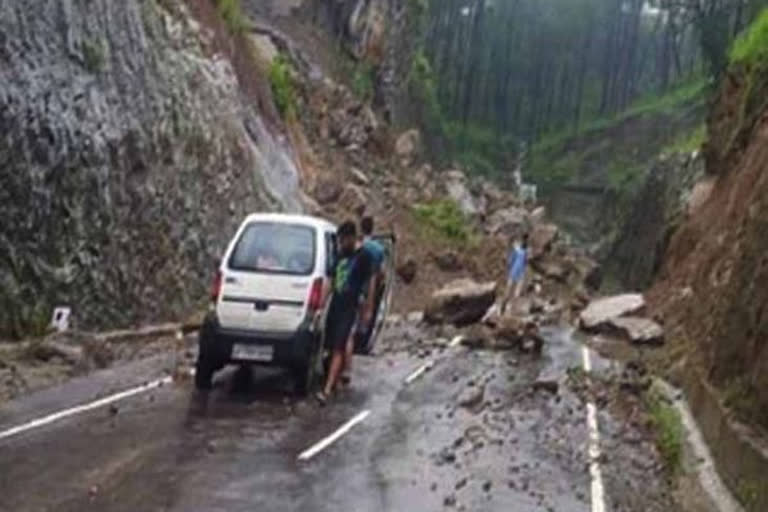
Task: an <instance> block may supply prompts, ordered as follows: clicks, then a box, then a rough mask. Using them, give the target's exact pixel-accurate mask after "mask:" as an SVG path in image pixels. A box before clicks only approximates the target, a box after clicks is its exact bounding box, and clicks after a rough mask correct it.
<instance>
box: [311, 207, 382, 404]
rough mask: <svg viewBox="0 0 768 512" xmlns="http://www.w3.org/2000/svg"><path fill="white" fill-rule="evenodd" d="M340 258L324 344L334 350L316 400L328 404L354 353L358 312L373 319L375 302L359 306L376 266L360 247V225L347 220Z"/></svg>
mask: <svg viewBox="0 0 768 512" xmlns="http://www.w3.org/2000/svg"><path fill="white" fill-rule="evenodd" d="M337 238H338V244H339V255H338V258H336V264H335V266H334V268H333V269H332V271H331V273H330V276H329V277H330V284H331V293H332V295H331V304H330V306H329V309H328V315H327V317H326V329H325V344H326V346H327V347H328V348H329V349H330V350H331V365H330V368H329V370H328V378H327V380H326V383H325V386H324V387H323V390H322V391H319V392H318V393H317V399H318V400H319V401H320V402H321V403H323V404H324V403H325V402H326V400H327V399H328V397H329V396H330V394H331V393H332V392H333V390H334V388H335V387H336V383H337V381H338V380H339V377H340V376H341V374H342V372H343V371H344V368H345V367H349V366H350V364H351V352H350V351H348V350H347V347H348V344H349V340H350V339H351V335H352V333H353V327H354V325H355V319H356V317H357V315H358V310H360V309H362V316H363V318H366V317H368V318H369V317H370V316H371V311H372V302H373V301H370V300H369V301H366V303H365V304H364V305H362V306H361V304H360V296H361V295H362V293H363V288H364V287H365V286H366V283H368V282H369V281H370V277H371V272H372V268H373V265H372V263H371V256H370V255H369V253H368V252H367V251H364V250H362V248H361V247H358V246H357V226H355V223H354V222H352V221H347V222H345V223H344V224H342V225H341V226H339V229H338V233H337Z"/></svg>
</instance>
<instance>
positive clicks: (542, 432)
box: [0, 328, 674, 512]
mask: <svg viewBox="0 0 768 512" xmlns="http://www.w3.org/2000/svg"><path fill="white" fill-rule="evenodd" d="M403 336H404V331H403V330H401V329H399V328H393V329H391V330H389V331H387V333H386V334H385V336H384V338H385V339H384V340H383V342H382V346H383V347H384V348H385V351H384V353H383V354H381V355H379V356H377V357H372V358H358V359H357V364H356V367H355V371H354V378H353V385H352V387H351V388H350V389H348V390H345V391H343V392H342V393H341V394H340V395H339V396H338V397H336V398H335V399H334V401H333V402H331V403H330V404H329V405H328V406H327V407H325V408H320V407H318V406H317V405H316V404H315V403H314V402H313V401H312V400H297V399H295V398H294V397H293V396H292V393H291V383H290V380H289V379H288V378H287V377H286V376H285V375H283V374H282V373H280V372H277V371H271V370H265V369H257V370H256V371H255V372H254V374H253V378H252V380H251V381H250V382H247V379H241V378H240V377H242V375H237V374H236V373H235V372H229V374H227V375H224V376H222V378H220V379H219V380H218V381H217V385H216V387H215V389H214V391H213V392H211V393H210V394H209V395H207V396H203V395H197V394H196V393H194V392H193V391H192V387H191V383H190V382H177V383H174V384H172V385H168V386H164V387H162V388H159V389H157V390H154V391H151V392H147V393H144V394H139V395H137V396H134V397H131V398H128V399H125V400H122V401H120V402H118V403H116V404H115V407H103V408H99V409H96V410H93V411H90V412H85V413H82V414H79V415H76V416H73V417H70V418H67V419H64V420H61V421H59V422H56V423H53V424H51V425H47V426H43V427H40V428H37V429H33V430H30V431H28V432H25V433H23V434H19V435H17V436H15V437H12V438H8V439H5V440H0V454H2V455H1V456H0V510H3V511H5V510H7V511H53V510H55V511H82V510H98V511H115V512H116V511H131V512H136V511H184V512H193V511H206V512H212V511H228V512H236V511H253V510H265V511H299V510H301V511H318V512H324V511H340V510H345V511H346V510H354V511H433V510H434V511H438V510H468V511H496V510H498V511H502V510H503V511H505V512H517V511H520V512H533V511H558V512H560V511H562V512H583V511H591V510H594V509H593V508H592V503H591V497H590V476H589V472H588V456H587V439H588V433H587V425H586V412H585V406H584V404H582V403H581V402H580V401H579V400H578V399H577V397H576V396H575V395H573V394H572V393H570V392H569V391H568V390H567V389H566V387H565V386H564V385H563V384H562V382H563V379H564V376H565V373H566V370H567V369H568V368H571V367H575V366H578V365H580V364H581V355H580V354H581V349H580V346H579V345H578V344H577V343H576V342H575V341H573V340H572V339H571V338H570V336H569V335H568V332H567V331H564V330H558V329H554V330H551V331H549V332H548V333H547V338H548V343H547V348H546V353H545V356H544V357H543V358H540V359H539V358H534V357H532V356H530V355H525V354H518V353H516V352H491V351H471V350H468V349H466V348H463V347H455V348H435V347H432V348H422V349H421V350H420V355H421V356H422V357H424V356H427V352H429V354H428V356H427V357H429V358H434V359H435V366H434V368H433V369H432V370H431V371H429V372H427V373H425V374H424V375H423V376H422V377H421V378H420V379H418V380H416V381H415V382H413V383H412V384H411V385H405V384H404V380H405V378H406V376H407V375H409V374H410V373H411V372H412V371H413V370H414V369H416V368H417V367H418V366H419V365H420V364H422V363H423V362H424V359H422V358H420V357H417V355H416V354H415V353H414V351H413V350H411V351H406V350H397V349H396V347H398V346H403V343H402V339H403ZM420 337H424V338H425V339H426V338H428V336H426V335H424V336H420ZM426 346H427V347H428V344H427V345H426ZM387 347H389V348H390V350H389V351H387V350H386V348H387ZM171 359H172V357H171V356H168V357H158V358H155V359H152V360H147V361H142V362H140V363H134V364H131V365H129V366H126V367H123V368H119V369H115V370H109V371H106V372H102V373H99V374H96V375H93V376H90V377H88V378H84V379H79V380H75V381H72V382H70V383H69V384H66V385H65V386H62V387H60V388H57V389H54V390H48V391H44V392H42V393H38V394H36V395H32V396H30V397H28V398H26V399H24V400H23V401H19V402H14V403H11V404H7V405H5V406H3V407H2V408H0V431H2V430H5V429H7V428H8V427H10V426H14V425H16V424H19V423H22V422H24V421H27V420H30V419H33V418H35V417H39V416H42V415H45V414H47V413H50V412H52V411H55V410H59V409H62V408H65V407H68V406H72V405H75V404H80V403H84V402H88V401H89V400H92V399H94V398H95V397H97V396H103V395H106V394H109V393H111V392H114V391H116V390H121V389H125V388H126V387H129V386H132V385H136V384H140V383H141V382H143V381H144V380H149V379H151V378H155V377H157V376H159V375H161V374H162V373H163V371H164V370H165V369H166V368H167V367H168V366H169V365H170V363H171V361H170V360H171ZM598 366H599V362H598ZM541 380H544V381H559V382H560V385H559V391H558V393H556V394H553V393H551V392H548V391H533V390H532V387H531V386H532V384H533V383H534V382H536V381H541ZM460 404H464V405H460ZM362 410H370V411H371V414H370V416H368V418H367V419H366V420H365V421H364V422H362V423H361V424H359V425H357V426H356V427H355V428H353V429H352V430H351V432H350V433H349V434H347V435H346V436H344V437H342V438H341V439H340V440H339V441H338V442H337V443H336V444H334V445H332V446H331V447H329V448H328V449H327V450H325V451H323V452H322V453H320V454H319V455H317V456H316V457H315V458H313V459H312V460H310V461H308V462H300V461H298V460H297V456H298V454H299V453H301V452H302V451H303V450H305V449H306V448H308V447H309V446H311V445H313V444H314V443H316V442H317V441H318V440H320V439H321V438H323V437H325V436H327V435H329V434H330V433H332V432H333V431H334V430H335V429H337V428H338V427H339V426H340V425H341V424H343V423H344V422H346V421H347V420H349V419H350V418H351V417H353V416H355V415H356V414H357V413H359V412H360V411H362ZM599 422H600V426H601V429H604V432H603V437H604V441H603V442H604V444H605V448H604V453H606V452H607V454H606V455H604V457H603V459H604V460H603V461H602V462H603V466H604V469H603V473H604V475H605V486H606V502H607V503H606V507H605V510H609V511H627V512H655V511H659V512H661V511H664V512H669V511H672V510H674V509H673V508H670V507H671V505H670V502H669V497H668V493H667V490H666V485H665V484H664V481H663V476H662V473H661V470H660V469H659V468H658V465H657V464H656V463H655V461H654V458H653V457H652V456H651V455H649V454H651V453H652V451H653V449H652V447H651V446H650V445H649V444H648V442H644V441H640V442H638V441H636V440H635V441H633V442H631V443H629V442H626V439H636V438H637V436H633V435H632V432H631V427H628V426H627V424H626V422H624V421H623V420H622V418H614V417H612V416H611V415H610V414H609V413H608V412H605V411H603V412H601V413H600V415H599Z"/></svg>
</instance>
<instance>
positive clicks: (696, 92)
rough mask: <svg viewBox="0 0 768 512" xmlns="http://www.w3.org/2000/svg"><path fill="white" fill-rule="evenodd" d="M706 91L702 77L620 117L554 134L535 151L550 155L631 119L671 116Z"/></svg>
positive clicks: (649, 98)
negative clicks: (646, 116) (564, 146)
mask: <svg viewBox="0 0 768 512" xmlns="http://www.w3.org/2000/svg"><path fill="white" fill-rule="evenodd" d="M706 88H707V80H706V79H704V78H700V79H697V80H693V81H691V82H687V83H685V84H682V85H680V86H678V87H676V88H674V89H672V90H671V91H669V92H667V93H666V94H663V95H657V94H649V95H647V96H645V97H643V98H640V99H638V100H637V101H635V102H634V103H632V105H630V107H629V108H628V109H627V110H625V111H624V112H622V113H620V114H618V115H615V116H612V117H601V118H597V119H593V120H592V121H589V122H587V123H586V124H584V125H582V126H581V127H580V128H579V129H578V130H576V131H574V130H572V129H568V130H565V131H560V132H555V133H552V134H550V135H548V136H546V137H544V138H542V139H541V140H540V141H539V142H537V143H536V145H534V146H533V152H534V153H540V154H547V153H550V152H551V151H555V150H557V149H558V148H559V147H561V146H563V145H564V144H565V142H567V141H568V140H569V139H571V138H573V137H577V136H580V135H587V134H590V133H593V132H598V131H601V130H606V129H608V128H610V127H612V126H615V125H617V124H619V123H620V122H622V121H624V120H626V119H629V118H631V117H637V116H642V115H656V114H659V115H661V114H671V113H673V112H674V111H675V110H676V109H678V108H679V107H681V106H683V105H686V104H688V103H692V102H694V101H696V99H697V98H700V97H702V96H703V94H704V93H705V91H706Z"/></svg>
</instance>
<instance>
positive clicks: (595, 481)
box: [581, 345, 605, 512]
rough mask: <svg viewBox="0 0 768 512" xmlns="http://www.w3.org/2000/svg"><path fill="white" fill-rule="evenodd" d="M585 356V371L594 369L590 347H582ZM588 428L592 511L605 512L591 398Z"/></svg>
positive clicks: (595, 420)
mask: <svg viewBox="0 0 768 512" xmlns="http://www.w3.org/2000/svg"><path fill="white" fill-rule="evenodd" d="M581 349H582V355H583V358H584V371H586V372H587V373H589V372H591V371H592V361H591V359H590V357H589V347H587V346H586V345H584V346H582V347H581ZM587 430H588V431H589V448H588V453H589V476H590V479H591V480H592V486H591V491H592V492H591V496H592V512H605V490H604V489H603V473H602V471H601V470H600V429H599V428H598V426H597V407H596V406H595V404H594V402H592V401H591V400H590V401H589V402H587Z"/></svg>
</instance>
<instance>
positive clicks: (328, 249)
mask: <svg viewBox="0 0 768 512" xmlns="http://www.w3.org/2000/svg"><path fill="white" fill-rule="evenodd" d="M325 265H326V271H325V273H326V275H328V276H330V275H331V273H333V267H334V266H335V265H336V233H330V232H328V233H326V234H325Z"/></svg>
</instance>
